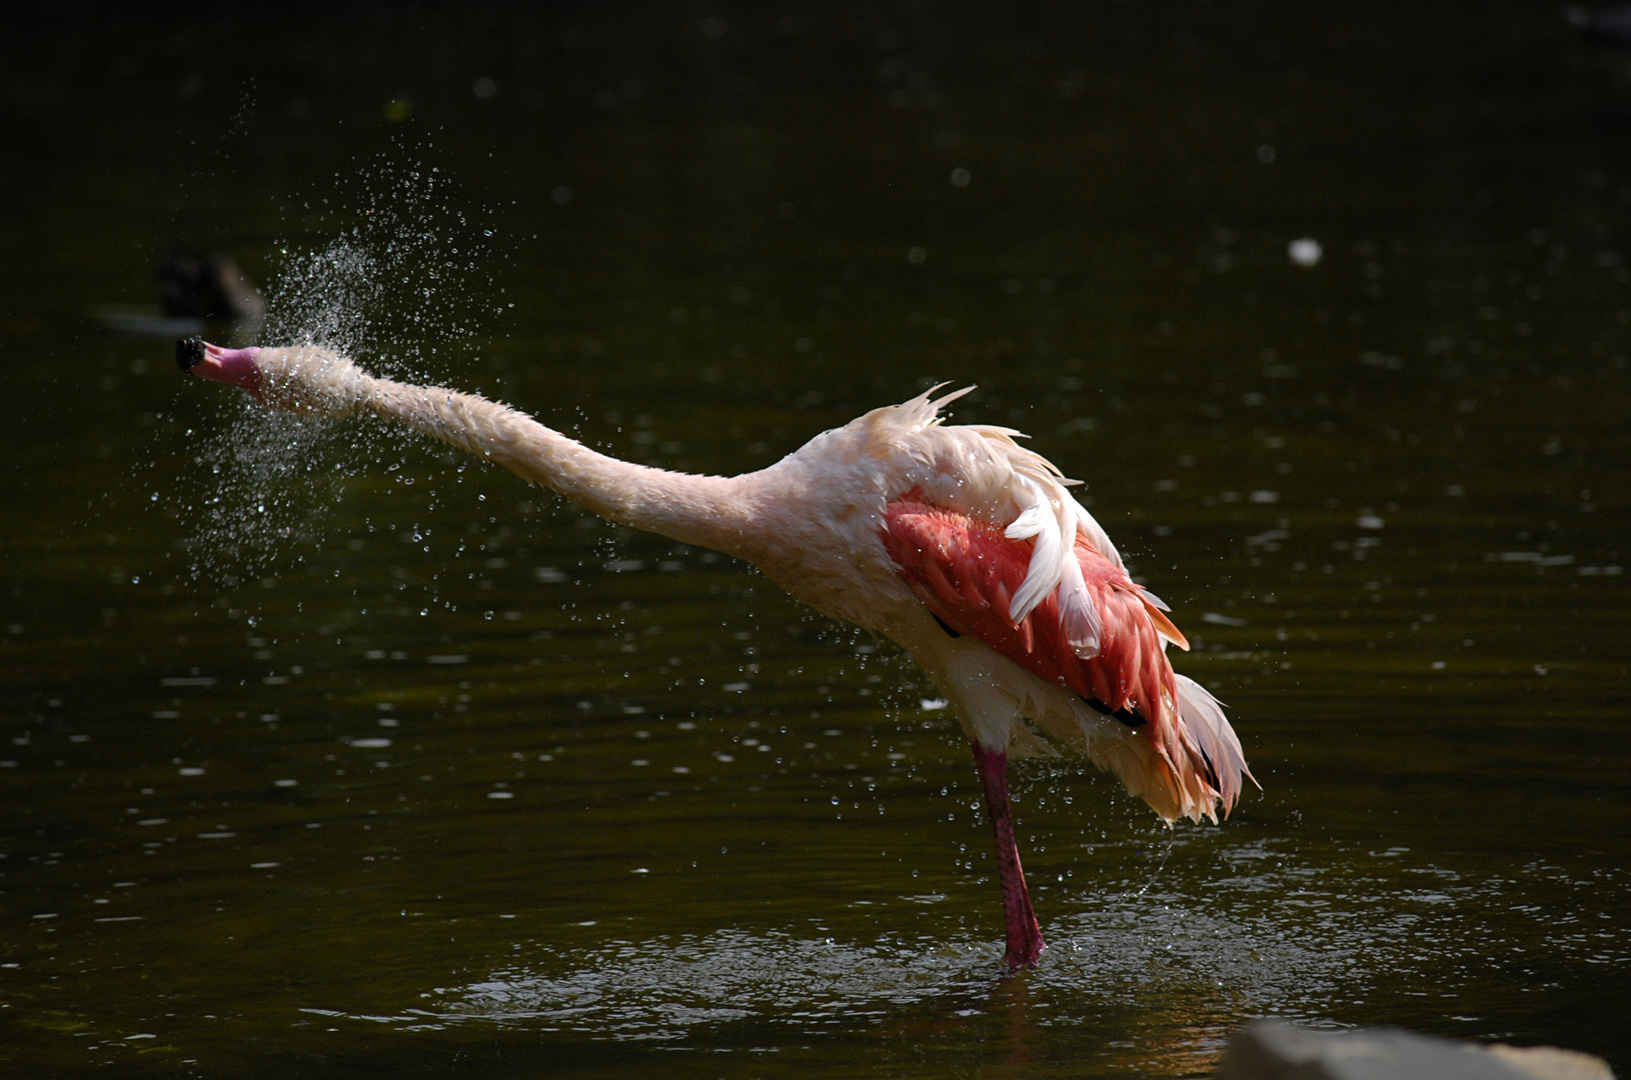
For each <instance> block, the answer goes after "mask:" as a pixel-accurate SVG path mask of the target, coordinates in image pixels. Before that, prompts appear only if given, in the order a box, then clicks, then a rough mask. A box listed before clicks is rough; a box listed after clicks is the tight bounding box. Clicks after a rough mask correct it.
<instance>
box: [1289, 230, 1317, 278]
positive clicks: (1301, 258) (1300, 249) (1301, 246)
mask: <svg viewBox="0 0 1631 1080" xmlns="http://www.w3.org/2000/svg"><path fill="white" fill-rule="evenodd" d="M1286 254H1287V255H1289V256H1291V261H1292V262H1294V263H1296V264H1297V265H1298V266H1300V267H1302V268H1303V269H1304V270H1307V269H1310V268H1312V267H1315V266H1318V265H1319V261H1320V259H1322V258H1324V257H1325V249H1324V248H1323V247H1321V246H1320V242H1319V241H1318V240H1315V239H1314V238H1313V237H1312V236H1303V237H1299V238H1298V239H1296V240H1293V241H1292V242H1291V243H1289V244H1287V245H1286Z"/></svg>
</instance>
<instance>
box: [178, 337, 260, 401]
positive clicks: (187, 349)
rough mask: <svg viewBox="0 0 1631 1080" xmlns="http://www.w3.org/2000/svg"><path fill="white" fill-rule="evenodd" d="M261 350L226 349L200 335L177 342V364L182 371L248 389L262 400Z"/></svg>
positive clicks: (258, 399)
mask: <svg viewBox="0 0 1631 1080" xmlns="http://www.w3.org/2000/svg"><path fill="white" fill-rule="evenodd" d="M259 353H260V350H259V349H257V348H248V349H223V348H221V347H220V346H219V345H211V344H210V343H209V342H207V341H205V340H204V339H203V338H196V337H190V338H184V339H182V340H181V341H178V342H176V364H177V366H179V367H180V368H181V370H182V371H185V372H190V373H192V374H194V375H197V376H199V377H200V378H204V379H213V380H214V381H216V382H224V383H226V384H227V385H229V386H236V387H237V388H238V389H240V390H247V391H248V392H249V393H250V394H251V395H252V396H253V397H254V398H255V400H256V401H260V400H261V369H260V365H259V364H258V363H256V362H255V357H256V356H257V355H259Z"/></svg>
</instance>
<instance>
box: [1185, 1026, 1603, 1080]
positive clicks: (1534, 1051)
mask: <svg viewBox="0 0 1631 1080" xmlns="http://www.w3.org/2000/svg"><path fill="white" fill-rule="evenodd" d="M1213 1075H1214V1077H1215V1080H1614V1073H1613V1070H1611V1069H1610V1068H1609V1067H1608V1062H1606V1061H1604V1060H1603V1059H1602V1058H1599V1057H1593V1056H1592V1055H1591V1054H1582V1053H1580V1052H1578V1051H1575V1050H1559V1049H1557V1048H1556V1047H1551V1046H1535V1047H1518V1046H1504V1045H1499V1044H1497V1045H1494V1046H1481V1045H1479V1044H1477V1043H1463V1042H1456V1041H1455V1040H1453V1039H1440V1038H1435V1037H1433V1036H1429V1035H1416V1034H1414V1033H1412V1032H1409V1031H1402V1030H1400V1029H1399V1028H1360V1029H1356V1030H1348V1031H1315V1030H1313V1029H1310V1028H1302V1027H1294V1026H1293V1025H1291V1024H1287V1023H1284V1022H1282V1021H1279V1020H1259V1021H1258V1022H1256V1023H1254V1024H1251V1025H1250V1026H1248V1027H1245V1028H1243V1029H1241V1030H1240V1031H1238V1032H1236V1033H1235V1036H1234V1038H1232V1039H1230V1040H1229V1046H1228V1048H1227V1049H1225V1050H1224V1052H1223V1057H1222V1058H1220V1059H1219V1061H1218V1067H1217V1071H1216V1072H1215V1073H1214V1074H1213Z"/></svg>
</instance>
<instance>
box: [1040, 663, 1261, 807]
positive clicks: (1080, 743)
mask: <svg viewBox="0 0 1631 1080" xmlns="http://www.w3.org/2000/svg"><path fill="white" fill-rule="evenodd" d="M1175 678H1176V680H1177V702H1176V705H1177V708H1176V709H1174V710H1172V711H1170V712H1169V713H1168V719H1167V720H1165V721H1163V722H1161V723H1158V724H1157V723H1151V724H1148V725H1146V726H1144V727H1140V728H1137V729H1133V728H1129V727H1127V726H1126V725H1125V724H1123V723H1121V722H1119V721H1115V720H1112V719H1111V718H1110V717H1107V716H1101V715H1098V714H1097V713H1096V712H1094V713H1092V714H1090V713H1088V712H1087V711H1086V710H1085V709H1084V710H1082V711H1081V712H1079V713H1078V717H1077V721H1076V725H1075V726H1076V733H1075V737H1074V738H1071V737H1070V736H1069V733H1067V732H1066V731H1065V730H1063V725H1056V724H1047V725H1045V726H1046V728H1047V730H1048V733H1049V734H1050V735H1053V736H1054V737H1055V738H1056V739H1059V740H1060V741H1061V742H1064V743H1066V744H1067V745H1070V746H1072V747H1073V748H1075V749H1076V750H1078V751H1082V752H1085V753H1086V754H1087V756H1088V757H1090V758H1091V759H1092V760H1093V763H1094V764H1095V765H1097V766H1098V767H1099V768H1101V769H1106V770H1108V771H1109V772H1112V773H1114V774H1115V776H1116V778H1117V779H1119V780H1120V781H1121V783H1122V785H1123V786H1124V787H1126V789H1127V792H1128V794H1130V795H1134V796H1136V797H1138V798H1140V799H1143V800H1144V801H1145V802H1147V803H1149V805H1150V809H1152V810H1154V811H1155V812H1156V815H1157V816H1159V817H1160V818H1161V820H1162V821H1165V822H1168V823H1169V824H1170V823H1171V822H1173V821H1176V820H1177V819H1179V818H1188V819H1189V820H1190V821H1199V820H1201V818H1203V817H1204V818H1206V819H1208V820H1210V821H1214V822H1215V821H1217V820H1218V816H1219V813H1218V812H1219V809H1220V808H1221V810H1222V816H1224V817H1228V816H1229V811H1231V810H1233V809H1234V806H1235V803H1236V801H1237V800H1238V799H1239V798H1240V791H1241V778H1242V777H1244V778H1245V779H1247V780H1250V781H1251V782H1252V783H1253V784H1256V783H1257V780H1256V778H1255V777H1253V776H1252V774H1251V770H1250V769H1248V768H1247V767H1246V759H1245V755H1244V754H1243V753H1242V752H1241V749H1240V740H1239V739H1238V738H1236V737H1235V732H1234V729H1233V728H1231V727H1230V726H1229V721H1228V720H1227V719H1226V718H1225V717H1224V715H1223V706H1222V705H1220V704H1218V702H1217V699H1215V698H1214V697H1213V696H1212V695H1211V694H1209V693H1207V692H1206V691H1205V690H1204V689H1203V688H1202V687H1201V686H1200V685H1198V684H1197V683H1196V682H1194V680H1192V679H1188V678H1185V677H1184V676H1182V675H1175Z"/></svg>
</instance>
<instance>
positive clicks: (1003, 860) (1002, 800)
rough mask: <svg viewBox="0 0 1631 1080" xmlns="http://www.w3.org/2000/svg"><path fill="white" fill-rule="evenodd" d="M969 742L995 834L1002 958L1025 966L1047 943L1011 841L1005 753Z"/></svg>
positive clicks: (1011, 815)
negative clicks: (1003, 946)
mask: <svg viewBox="0 0 1631 1080" xmlns="http://www.w3.org/2000/svg"><path fill="white" fill-rule="evenodd" d="M972 745H973V748H974V764H975V765H976V766H977V767H978V768H979V770H980V783H981V784H983V785H985V809H986V812H987V813H989V814H990V815H991V832H992V833H993V834H994V835H995V836H996V838H997V876H998V878H999V879H1000V880H1001V882H1002V917H1003V923H1004V928H1005V930H1006V933H1007V937H1008V951H1007V953H1006V954H1005V955H1004V956H1003V960H1005V961H1006V962H1007V964H1008V966H1009V967H1014V968H1017V967H1029V966H1030V965H1032V964H1034V963H1036V961H1037V957H1039V956H1041V955H1042V950H1043V949H1045V948H1047V946H1046V945H1045V944H1043V942H1042V927H1040V926H1038V925H1037V922H1036V912H1035V911H1033V910H1032V909H1031V893H1030V890H1028V889H1026V888H1025V870H1024V868H1023V867H1021V866H1020V865H1019V847H1018V845H1016V844H1015V843H1014V815H1013V812H1012V811H1011V810H1010V809H1009V808H1008V755H1007V754H1006V753H1004V752H1003V751H1001V750H987V749H986V748H985V747H983V746H981V745H980V744H979V743H978V742H975V743H973V744H972Z"/></svg>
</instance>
